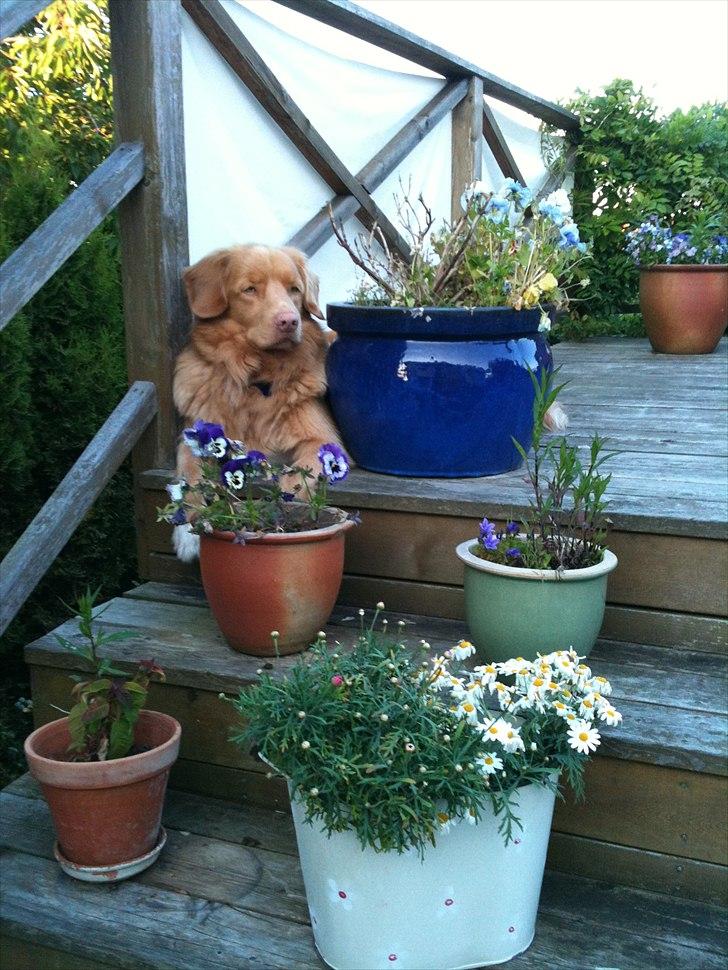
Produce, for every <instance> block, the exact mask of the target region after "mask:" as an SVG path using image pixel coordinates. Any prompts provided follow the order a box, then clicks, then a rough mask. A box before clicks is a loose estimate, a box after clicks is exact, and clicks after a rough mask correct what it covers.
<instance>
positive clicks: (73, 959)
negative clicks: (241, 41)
mask: <svg viewBox="0 0 728 970" xmlns="http://www.w3.org/2000/svg"><path fill="white" fill-rule="evenodd" d="M44 2H45V0H44ZM0 954H1V955H2V961H3V967H4V968H5V967H7V968H8V970H40V968H41V967H42V970H110V968H111V964H109V963H101V962H100V961H99V960H97V959H93V958H92V959H90V960H86V959H84V958H83V957H79V956H78V954H76V953H69V952H68V950H56V949H51V948H50V947H47V946H39V945H38V944H37V943H31V942H30V940H19V939H17V938H14V937H12V936H8V935H7V934H5V933H0Z"/></svg>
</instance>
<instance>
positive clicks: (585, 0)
mask: <svg viewBox="0 0 728 970" xmlns="http://www.w3.org/2000/svg"><path fill="white" fill-rule="evenodd" d="M358 2H359V6H362V7H366V8H367V9H369V10H371V11H372V12H374V13H376V14H378V15H379V16H380V17H384V18H386V19H387V20H391V21H393V22H394V23H396V24H399V25H400V26H402V27H405V28H406V29H408V30H410V31H412V32H413V33H416V34H419V35H420V36H421V37H424V38H425V39H428V40H431V41H432V42H433V43H435V44H437V45H438V46H440V47H444V48H445V49H446V50H449V51H451V52H453V53H455V54H458V55H459V56H460V57H462V58H464V59H466V60H469V61H472V62H473V63H475V64H477V65H478V66H480V67H482V68H484V69H485V70H487V71H490V72H491V73H493V74H497V75H500V76H501V77H502V78H504V79H505V80H507V81H511V82H512V83H514V84H517V85H519V86H520V87H523V88H526V89H527V90H529V91H532V92H533V93H535V94H538V95H540V96H541V97H544V98H548V99H549V100H552V101H555V100H557V99H560V98H568V97H569V96H570V95H571V94H573V92H574V91H575V90H576V88H577V87H580V88H582V89H584V90H591V91H596V90H598V89H599V88H601V87H603V86H604V85H605V84H607V83H608V82H609V81H611V80H612V79H613V78H615V77H626V78H631V79H632V80H633V81H635V82H636V83H637V84H638V85H641V86H643V87H644V89H645V91H646V93H648V94H650V95H651V96H652V97H654V99H655V100H656V102H657V104H658V106H659V107H660V108H661V109H662V110H663V111H665V112H669V111H672V110H673V109H674V108H683V109H684V108H689V107H690V106H691V105H692V104H700V103H703V102H705V101H716V100H717V101H725V100H727V99H728V0H358ZM246 6H250V7H251V8H252V9H255V7H256V3H255V2H253V3H250V2H248V3H246ZM267 6H268V7H269V8H271V7H272V8H275V7H276V6H277V5H274V4H268V5H267ZM259 9H260V8H259ZM278 11H280V14H279V16H280V15H282V18H281V20H280V21H279V22H280V23H281V26H286V28H287V29H290V26H291V11H290V10H286V9H285V8H282V7H279V8H278ZM293 16H294V17H295V21H296V23H297V24H299V23H300V26H299V28H298V32H299V35H301V36H302V39H306V40H311V41H313V42H316V41H317V40H318V39H319V38H320V37H321V28H320V26H319V25H317V24H316V23H315V22H314V21H310V20H308V18H304V17H301V16H300V15H298V14H294V15H293ZM271 19H273V18H271ZM286 21H287V22H288V23H287V25H286ZM306 21H307V23H306ZM317 33H318V35H319V37H317ZM304 34H305V35H306V36H305V37H304V36H303V35H304ZM337 36H338V38H339V44H340V45H344V46H340V47H339V50H338V51H337V53H340V54H343V55H344V56H350V57H352V58H358V59H366V60H368V61H371V62H373V63H380V64H381V65H382V66H387V67H394V68H395V69H400V70H401V69H405V70H408V71H413V68H412V66H411V65H408V64H407V62H404V61H401V60H400V59H399V58H395V57H393V56H391V55H387V54H384V53H381V52H380V53H376V54H373V53H372V49H371V48H370V47H369V45H360V44H359V42H356V41H352V40H350V39H348V38H344V37H343V36H342V35H341V34H338V32H337ZM327 46H328V45H327ZM366 48H368V51H367V50H366Z"/></svg>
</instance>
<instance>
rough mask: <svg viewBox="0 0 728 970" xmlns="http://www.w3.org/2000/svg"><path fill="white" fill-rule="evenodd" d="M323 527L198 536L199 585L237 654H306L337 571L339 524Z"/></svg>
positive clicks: (345, 524) (343, 527) (329, 605)
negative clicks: (243, 537) (242, 536)
mask: <svg viewBox="0 0 728 970" xmlns="http://www.w3.org/2000/svg"><path fill="white" fill-rule="evenodd" d="M341 515H342V520H341V521H340V522H336V523H335V524H334V525H331V526H327V527H326V528H324V529H312V530H310V531H307V532H291V533H271V534H267V535H262V536H256V537H255V538H252V539H248V540H247V541H246V542H245V545H242V544H240V543H235V542H233V539H234V535H233V533H232V532H214V533H212V535H203V536H201V542H200V570H201V572H202V585H203V586H204V588H205V595H206V596H207V601H208V603H209V604H210V609H211V610H212V613H213V615H214V617H215V619H216V620H217V623H218V626H219V627H220V629H221V631H222V634H223V636H224V637H225V639H226V640H227V642H228V643H229V645H230V646H231V647H232V648H233V650H237V651H239V652H240V653H247V654H252V655H253V656H256V657H272V656H275V653H276V651H275V647H274V645H273V640H272V639H271V631H272V630H277V631H278V633H279V637H278V653H279V654H289V653H299V652H300V651H301V650H305V649H306V647H307V646H309V645H310V644H311V643H312V642H313V641H314V640H315V639H316V634H317V633H318V631H319V630H320V629H321V628H322V627H323V626H324V624H325V623H326V621H327V620H328V618H329V616H330V615H331V611H332V610H333V608H334V604H335V603H336V597H337V596H338V595H339V588H340V586H341V577H342V575H343V572H344V533H345V532H346V531H347V530H348V529H349V528H351V526H352V525H353V522H351V521H350V520H348V519H344V518H343V515H344V513H341Z"/></svg>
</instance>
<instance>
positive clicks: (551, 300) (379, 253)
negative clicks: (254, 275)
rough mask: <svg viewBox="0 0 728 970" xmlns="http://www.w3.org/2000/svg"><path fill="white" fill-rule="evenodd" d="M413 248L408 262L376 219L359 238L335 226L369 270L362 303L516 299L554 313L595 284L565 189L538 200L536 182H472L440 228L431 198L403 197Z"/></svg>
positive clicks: (546, 320)
mask: <svg viewBox="0 0 728 970" xmlns="http://www.w3.org/2000/svg"><path fill="white" fill-rule="evenodd" d="M395 201H396V204H397V210H398V214H399V220H400V223H401V226H402V229H403V232H404V233H405V235H406V236H407V241H408V243H409V246H410V250H411V259H410V260H409V261H405V260H403V259H402V258H401V257H399V256H398V255H397V254H396V253H393V252H392V251H391V250H390V249H389V247H388V246H387V243H386V240H385V239H384V236H383V234H382V233H381V231H380V230H379V229H378V228H377V227H376V226H375V227H374V228H373V229H372V231H371V232H370V233H368V234H364V235H359V236H358V237H356V239H354V241H353V242H352V241H350V240H349V239H348V238H347V236H346V233H345V231H344V229H343V226H341V225H338V224H337V223H336V222H335V220H333V216H332V222H333V225H334V232H335V235H336V238H337V240H338V242H339V244H340V245H341V246H342V247H343V248H344V249H346V251H347V252H348V253H349V256H350V257H351V259H352V260H353V262H354V263H355V265H356V266H357V267H358V268H359V270H360V271H361V272H362V281H361V283H360V286H359V289H358V290H357V291H356V293H355V295H354V302H356V303H360V304H364V305H371V306H378V305H381V306H410V307H421V306H432V307H439V306H453V307H489V306H509V307H513V309H515V310H522V309H533V308H536V307H539V308H540V309H541V314H542V316H541V324H542V328H543V329H545V330H546V329H549V328H550V313H551V311H552V310H554V309H559V308H562V307H565V306H566V305H567V304H568V303H569V301H570V299H573V294H574V291H575V290H578V289H579V287H583V286H587V285H588V284H589V279H588V277H587V276H586V274H585V272H584V261H585V259H587V258H588V252H587V245H586V243H584V242H583V241H582V240H581V238H580V235H579V228H578V226H577V225H576V223H575V222H574V220H573V217H572V214H571V202H570V201H569V197H568V195H567V194H566V192H564V191H563V190H562V189H559V190H557V191H556V192H552V193H551V194H550V195H549V196H547V197H546V198H544V199H541V200H540V202H538V203H536V202H535V201H534V199H533V197H532V195H531V192H530V190H529V189H528V188H526V187H525V186H523V185H521V184H520V183H519V182H516V181H515V180H514V179H506V180H505V182H504V183H503V185H502V186H501V188H500V189H499V190H498V191H497V192H493V191H491V190H489V189H488V188H487V186H486V185H485V184H484V183H483V182H473V183H472V185H470V186H469V187H468V188H467V189H466V191H465V192H464V193H463V196H462V199H461V205H462V208H463V214H462V215H461V216H460V218H459V219H456V220H455V221H454V222H450V223H448V222H445V223H443V224H442V225H441V226H439V227H435V219H434V217H433V215H432V212H431V210H430V209H429V207H428V206H427V204H426V203H425V201H424V199H423V198H422V196H420V197H419V198H418V199H417V201H416V202H412V201H411V200H410V198H409V195H408V193H407V192H404V193H403V197H402V198H396V200H395Z"/></svg>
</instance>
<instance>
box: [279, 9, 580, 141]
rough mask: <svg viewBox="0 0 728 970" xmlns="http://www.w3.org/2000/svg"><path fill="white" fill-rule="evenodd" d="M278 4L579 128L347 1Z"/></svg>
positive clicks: (566, 115) (539, 101)
mask: <svg viewBox="0 0 728 970" xmlns="http://www.w3.org/2000/svg"><path fill="white" fill-rule="evenodd" d="M277 2H278V3H280V4H282V5H283V6H285V7H290V8H291V9H292V10H296V11H297V12H298V13H302V14H305V15H306V16H307V17H313V18H314V20H319V21H320V22H321V23H324V24H328V25H329V26H331V27H337V28H338V29H339V30H343V31H344V32H345V33H347V34H351V35H352V36H354V37H359V38H360V39H361V40H365V41H368V42H369V43H370V44H374V45H375V46H377V47H381V48H382V49H383V50H387V51H390V52H391V53H392V54H398V55H399V56H400V57H405V58H407V59H408V60H410V61H413V62H414V63H415V64H421V65H422V67H427V68H429V69H430V70H431V71H435V72H436V73H437V74H442V75H443V76H444V77H478V78H480V79H481V80H482V81H483V86H484V88H485V93H486V94H487V95H489V96H490V97H493V98H496V99H497V100H499V101H504V102H505V103H506V104H511V105H513V106H514V107H516V108H520V109H521V110H522V111H527V112H529V113H530V114H533V115H536V117H537V118H542V119H543V120H544V121H550V122H551V123H552V124H554V125H556V126H557V127H560V128H565V129H567V130H574V131H576V130H578V128H579V119H578V118H577V117H576V115H574V114H572V113H571V112H570V111H567V110H566V109H565V108H561V107H560V106H559V105H556V104H553V103H552V102H550V101H546V100H544V99H543V98H540V97H538V96H537V95H534V94H530V93H529V92H528V91H524V90H523V89H522V88H519V87H516V86H515V85H514V84H510V83H509V82H508V81H504V80H503V79H502V78H499V77H497V76H496V75H495V74H491V73H489V72H488V71H484V70H483V69H482V68H480V67H477V66H476V65H475V64H470V63H468V62H467V61H464V60H463V59H462V58H460V57H457V56H455V55H454V54H450V53H449V52H448V51H445V50H443V49H442V48H441V47H437V46H436V45H435V44H432V43H430V41H426V40H423V39H422V38H421V37H417V36H416V35H415V34H412V33H410V31H408V30H405V29H404V28H403V27H399V26H398V25H396V24H393V23H391V22H390V21H388V20H384V19H383V18H382V17H379V16H377V14H375V13H372V12H371V11H369V10H364V9H363V8H362V7H358V6H356V4H353V3H349V2H347V0H277Z"/></svg>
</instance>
